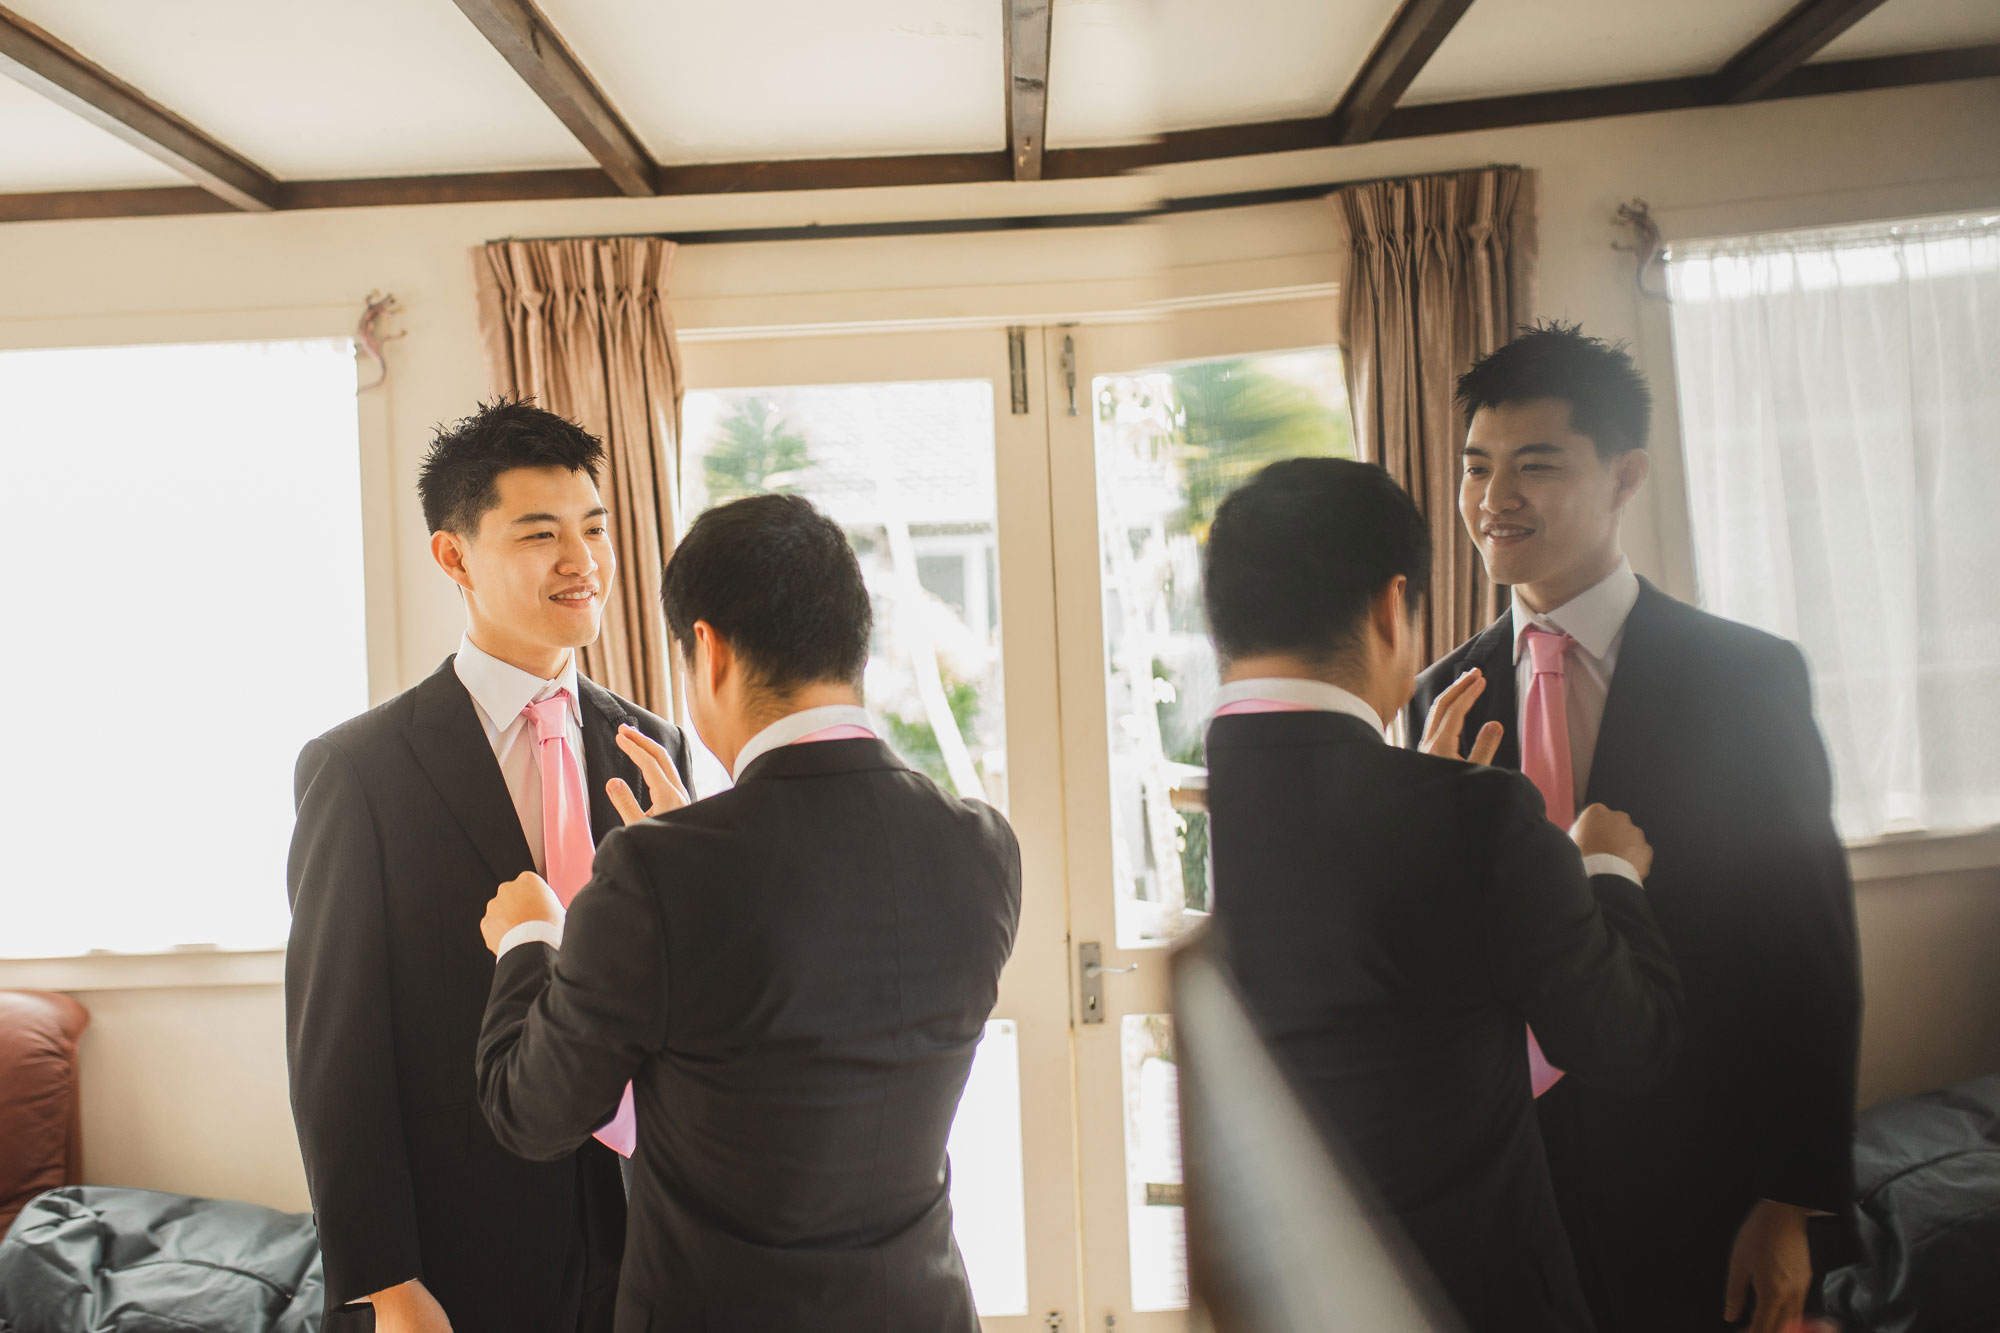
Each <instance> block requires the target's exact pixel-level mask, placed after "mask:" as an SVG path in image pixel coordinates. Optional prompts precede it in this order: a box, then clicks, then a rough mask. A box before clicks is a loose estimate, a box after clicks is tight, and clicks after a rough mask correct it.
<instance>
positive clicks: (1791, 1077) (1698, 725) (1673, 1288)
mask: <svg viewBox="0 0 2000 1333" xmlns="http://www.w3.org/2000/svg"><path fill="white" fill-rule="evenodd" d="M1458 396H1459V402H1460V405H1461V406H1462V407H1463V408H1464V410H1465V411H1466V412H1467V414H1468V417H1469V426H1468V431H1467V437H1466V444H1465V453H1464V475H1463V480H1462V485H1461V489H1460V500H1459V503H1460V515H1461V517H1462V518H1463V520H1464V522H1465V526H1466V530H1467V531H1468V532H1469V533H1470V534H1471V535H1472V538H1473V540H1474V541H1475V542H1476V543H1477V544H1478V546H1479V552H1480V555H1481V557H1482V558H1483V559H1484V560H1485V563H1486V571H1487V574H1488V575H1489V576H1490V577H1491V578H1492V579H1493V581H1494V582H1495V583H1497V584H1503V585H1506V586H1508V587H1509V588H1511V590H1512V605H1511V608H1510V609H1509V611H1508V612H1507V614H1506V615H1504V616H1502V617H1501V618H1500V620H1499V621H1498V622H1497V623H1495V624H1494V625H1492V626H1490V627H1489V628H1487V629H1486V630H1484V631H1482V632H1481V633H1479V634H1477V635H1475V636H1474V637H1473V638H1471V639H1470V640H1468V641H1467V642H1466V643H1464V644H1463V645H1461V646H1460V647H1459V648H1458V649H1457V650H1456V651H1454V652H1453V653H1451V654H1450V655H1449V656H1448V657H1446V658H1445V659H1444V660H1443V661H1440V662H1438V663H1437V664H1436V665H1434V666H1432V667H1431V668H1430V670H1429V671H1427V672H1425V673H1424V675H1423V677H1422V679H1421V680H1420V681H1419V684H1418V689H1417V693H1416V697H1415V698H1414V699H1413V701H1412V702H1411V705H1410V709H1409V712H1408V714H1407V720H1408V722H1409V724H1410V734H1411V735H1412V736H1419V735H1422V736H1426V737H1427V740H1428V741H1434V740H1436V739H1437V738H1439V737H1442V738H1443V739H1444V742H1445V744H1446V745H1447V746H1448V747H1455V746H1456V744H1457V737H1458V736H1459V735H1460V733H1461V732H1462V730H1463V729H1464V728H1466V727H1468V726H1469V727H1474V728H1476V729H1477V730H1478V732H1479V733H1480V738H1479V747H1480V748H1479V750H1478V753H1479V754H1480V755H1481V757H1486V758H1490V759H1491V760H1492V762H1494V763H1497V764H1500V765H1503V766H1506V767H1512V768H1519V769H1521V770H1522V771H1523V772H1525V773H1526V774H1527V776H1528V777H1529V778H1530V779H1532V780H1533V781H1534V783H1535V785H1536V786H1537V787H1539V788H1540V789H1541V791H1542V796H1543V800H1544V803H1545V804H1546V806H1547V808H1548V811H1549V817H1550V818H1551V819H1552V820H1554V821H1556V822H1557V823H1559V824H1560V823H1566V822H1567V821H1568V819H1570V818H1571V817H1572V816H1573V814H1574V812H1576V811H1577V810H1580V809H1582V808H1584V807H1585V806H1587V805H1590V804H1595V803H1602V804H1605V805H1608V806H1610V807H1612V808H1613V809H1616V810H1623V811H1625V812H1627V813H1628V814H1629V815H1630V816H1631V817H1632V819H1633V820H1634V821H1636V822H1637V823H1638V824H1639V826H1640V827H1642V828H1644V829H1645V830H1646V834H1647V837H1648V838H1649V839H1650V840H1651V842H1652V844H1653V848H1654V862H1653V875H1652V878H1651V879H1650V880H1649V881H1648V885H1647V889H1648V892H1647V899H1648V901H1649V903H1650V904H1651V906H1652V908H1653V911H1654V914H1655V915H1656V916H1657V917H1658V919H1659V923H1660V929H1661V931H1662V932H1663V933H1664V935H1665V936H1666V940H1667V943H1668V945H1669V946H1670V947H1671V948H1672V949H1673V952H1674V957H1675V961H1676V962H1677V963H1678V964H1679V965H1680V970H1681V975H1682V978H1683V981H1684V983H1685V986H1686V1020H1687V1038H1686V1044H1685V1046H1684V1048H1683V1051H1682V1056H1681V1060H1680V1064H1679V1066H1678V1068H1677V1069H1676V1070H1675V1072H1674V1073H1673V1074H1672V1075H1671V1077H1670V1078H1669V1079H1668V1080H1667V1082H1666V1083H1665V1084H1664V1085H1662V1086H1661V1087H1660V1088H1659V1089H1658V1090H1656V1091H1654V1092H1650V1093H1646V1094H1642V1095H1636V1096H1626V1095H1618V1094H1616V1093H1611V1092H1607V1091H1604V1090H1601V1089H1597V1088H1592V1087H1590V1086H1588V1085H1587V1084H1584V1083H1582V1082H1581V1081H1580V1080H1577V1079H1574V1078H1564V1077H1562V1073H1561V1071H1560V1070H1559V1069H1556V1068H1553V1067H1551V1066H1549V1065H1548V1064H1547V1062H1545V1061H1542V1062H1539V1065H1538V1067H1537V1072H1536V1075H1535V1087H1536V1091H1537V1093H1538V1095H1539V1098H1540V1099H1539V1101H1538V1103H1537V1109H1538V1111H1539V1113H1540V1119H1541V1125H1542V1136H1543V1139H1544V1141H1545V1142H1546V1144H1547V1147H1548V1155H1549V1165H1550V1171H1551V1174H1552V1176H1553V1178H1554V1183H1555V1187H1556V1197H1557V1200H1558V1202H1559V1203H1560V1205H1561V1208H1562V1214H1563V1223H1564V1226H1565V1228H1566V1229H1567V1230H1568V1232H1569V1235H1570V1238H1571V1240H1572V1242H1573V1244H1574V1245H1575V1248H1576V1251H1577V1261H1578V1263H1577V1267H1578V1270H1579V1273H1580V1275H1581V1277H1582V1279H1583V1285H1584V1290H1585V1293H1586V1295H1587V1296H1588V1298H1589V1301H1590V1305H1591V1308H1592V1313H1593V1315H1594V1316H1595V1318H1596V1322H1597V1326H1598V1328H1599V1329H1600V1330H1603V1333H1630V1331H1632V1330H1641V1331H1644V1333H1651V1331H1653V1330H1659V1331H1660V1333H1667V1331H1668V1330H1671V1331H1672V1333H1687V1330H1699V1329H1718V1328H1721V1327H1723V1326H1725V1324H1731V1323H1737V1322H1739V1321H1741V1322H1745V1323H1748V1324H1749V1325H1750V1326H1751V1327H1752V1328H1753V1329H1755V1330H1756V1331H1757V1333H1779V1330H1780V1329H1786V1328H1789V1327H1791V1325H1792V1323H1793V1322H1794V1321H1796V1319H1797V1318H1798V1316H1799V1313H1800V1310H1801V1308H1802V1306H1803V1304H1804V1302H1805V1299H1806V1296H1807V1294H1808V1291H1809V1288H1810V1286H1811V1281H1812V1264H1811V1260H1810V1256H1809V1252H1808V1245H1807V1225H1806V1222H1807V1218H1808V1217H1810V1216H1812V1215H1815V1214H1844V1213H1845V1212H1846V1210H1847V1208H1848V1205H1849V1201H1850V1197H1851V1192H1852V1187H1851V1150H1850V1137H1851V1131H1852V1120H1853V1110H1854V1081H1855V1060H1856V1051H1857V1046H1858V1042H1859V1028H1860V982H1859V976H1858V968H1857V961H1856V945H1855V935H1854V890H1853V885H1852V883H1851V881H1850V878H1849V875H1848V870H1847V862H1846V858H1845V856H1844V854H1843V852H1842V848H1841V845H1840V841H1839V839H1838V837H1837V836H1836V835H1835V832H1834V828H1833V821H1832V815H1831V806H1832V793H1831V781H1830V778H1829V774H1828V770H1827V761H1826V753H1825V749H1824V747H1823V746H1822V744H1821V742H1820V737H1819V733H1818V731H1817V729H1816V728H1815V726H1814V724H1813V717H1812V701H1811V693H1810V689H1809V685H1808V681H1807V675H1806V665H1805V661H1804V659H1803V657H1801V655H1800V653H1799V650H1798V649H1797V648H1796V647H1794V646H1793V645H1792V644H1790V643H1787V642H1785V641H1783V640H1781V639H1776V638H1773V637H1771V636H1770V635H1767V634H1763V633H1760V632H1759V631H1757V630H1753V629H1749V628H1747V627H1745V626H1742V625H1738V624H1734V623H1732V622H1730V621H1726V620H1722V619H1719V618H1717V617H1715V616H1710V615H1706V614H1704V613H1702V612H1700V611H1697V610H1695V609H1694V608H1692V607H1689V606H1686V605H1683V604H1682V603H1680V602H1677V601H1675V600H1673V599H1672V598H1670V597H1668V596H1666V595H1665V594H1663V593H1661V592H1660V591H1659V590H1658V589H1656V588H1654V587H1653V586H1652V585H1651V584H1649V583H1647V582H1645V581H1644V580H1643V579H1640V578H1638V577H1637V576H1635V575H1634V574H1633V572H1632V568H1631V566H1630V565H1629V564H1628V563H1627V562H1626V560H1625V557H1624V554H1623V552H1622V549H1621V546H1620V542H1619V523H1620V519H1621V517H1622V515H1623V513H1624V511H1625V507H1626V505H1627V504H1628V503H1629V502H1630V501H1631V499H1632V497H1633V495H1634V494H1635V493H1636V492H1637V491H1638V489H1639V487H1640V484H1641V483H1642V482H1644V480H1645V478H1646V474H1647V466H1648V459H1647V455H1646V452H1645V444H1646V427H1647V419H1648V416H1649V412H1650V406H1651V394H1650V392H1649V391H1648V389H1647V387H1646V383H1645V381H1644V379H1643V378H1641V376H1640V374H1639V372H1638V370H1637V368H1636V367H1635V366H1634V365H1633V364H1632V361H1631V358H1630V357H1628V356H1627V355H1626V354H1625V352H1624V351H1623V350H1622V349H1620V348H1617V347H1612V346H1607V345H1606V344H1604V343H1603V342H1600V341H1598V340H1597V339H1594V338H1588V337H1585V336H1584V335H1583V334H1582V333H1581V332H1579V331H1578V330H1577V329H1576V328H1575V327H1573V326H1565V325H1559V324H1558V325H1548V326H1544V327H1541V328H1537V329H1534V330H1532V331H1529V332H1527V333H1524V334H1523V335H1522V336H1521V337H1519V338H1517V339H1515V340H1514V341H1513V342H1511V343H1509V344H1508V345H1507V346H1505V347H1503V348H1501V349H1500V350H1499V351H1497V352H1495V353H1493V354H1492V355H1491V356H1489V357H1487V358H1486V359H1485V360H1483V361H1481V362H1480V363H1479V364H1477V365H1475V366H1474V367H1473V368H1472V369H1471V370H1470V371H1469V372H1467V373H1466V375H1465V376H1464V377H1463V378H1462V379H1461V380H1460V381H1459V390H1458ZM1427 715H1428V716H1429V725H1428V726H1426V725H1425V719H1426V717H1427Z"/></svg>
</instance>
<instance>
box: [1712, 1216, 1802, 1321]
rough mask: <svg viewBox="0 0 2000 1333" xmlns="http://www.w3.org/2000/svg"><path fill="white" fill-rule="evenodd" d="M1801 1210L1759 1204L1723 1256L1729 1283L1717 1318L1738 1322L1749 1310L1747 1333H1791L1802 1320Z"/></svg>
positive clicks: (1746, 1219)
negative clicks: (1733, 1246) (1748, 1332)
mask: <svg viewBox="0 0 2000 1333" xmlns="http://www.w3.org/2000/svg"><path fill="white" fill-rule="evenodd" d="M1806 1216H1807V1210H1806V1209H1804V1208H1799V1207H1796V1206H1794V1205H1792V1204H1789V1203H1773V1202H1772V1201H1771V1200H1769V1199H1760V1200H1758V1202H1757V1206H1756V1207H1755V1208H1752V1209H1751V1210H1750V1216H1749V1217H1747V1218H1745V1219H1744V1220H1743V1227H1742V1229H1741V1230H1740V1231H1738V1232H1737V1233H1736V1245H1735V1248H1734V1249H1732V1250H1731V1251H1730V1252H1729V1284H1728V1287H1727V1289H1726V1291H1725V1292H1724V1294H1723V1305H1722V1317H1723V1319H1725V1320H1727V1321H1728V1322H1729V1323H1732V1324H1734V1323H1737V1322H1739V1321H1740V1320H1741V1319H1742V1318H1743V1315H1744V1312H1745V1309H1746V1307H1749V1306H1751V1305H1752V1301H1751V1297H1752V1295H1753V1293H1754V1296H1755V1301H1754V1307H1755V1308H1754V1309H1751V1310H1750V1314H1751V1322H1750V1333H1791V1331H1792V1330H1793V1329H1795V1328H1797V1327H1798V1326H1799V1321H1800V1320H1801V1319H1803V1318H1804V1317H1805V1309H1806V1292H1807V1291H1808V1290H1809V1289H1810V1288H1811V1286H1812V1253H1811V1251H1810V1249H1809V1248H1808V1247H1807V1245H1806Z"/></svg>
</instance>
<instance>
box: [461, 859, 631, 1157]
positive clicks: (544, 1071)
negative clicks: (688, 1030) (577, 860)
mask: <svg viewBox="0 0 2000 1333" xmlns="http://www.w3.org/2000/svg"><path fill="white" fill-rule="evenodd" d="M666 1012H667V975H666V950H665V932H664V931H663V929H662V928H661V923H660V913H659V907H658V904H657V902H656V900H655V898H654V894H653V890H652V886H651V884H650V883H649V882H648V880H647V878H646V876H645V874H644V872H643V870H642V869H641V867H640V865H639V859H638V857H637V856H636V855H635V854H634V853H633V849H632V846H631V840H630V838H629V836H628V834H627V831H625V830H620V831H619V832H617V833H614V834H612V835H611V836H610V837H609V838H607V839H605V841H604V843H603V845H602V846H600V847H599V848H598V849H597V861H596V864H595V867H594V873H593V874H592V876H591V880H590V883H589V884H587V885H585V886H584V888H583V889H582V890H581V891H580V892H579V893H578V894H577V896H576V898H575V899H574V900H573V901H572V903H571V905H570V911H569V917H568V920H567V922H566V923H565V924H564V926H563V944H562V948H561V949H560V950H553V949H550V948H549V947H548V946H547V945H546V944H524V945H522V946H520V947H519V948H516V949H513V950H511V951H509V952H508V954H507V956H506V957H505V958H502V959H501V960H500V964H499V966H498V967H497V968H496V969H495V971H494V974H493V989H492V991H491V993H490V994H489V995H488V997H487V1002H486V1018H485V1022H484V1024H483V1025H482V1027H481V1029H480V1033H479V1102H480V1106H481V1108H482V1109H483V1110H484V1112H485V1114H486V1123H487V1124H488V1125H490V1126H492V1129H493V1136H494V1137H495V1138H496V1139H498V1140H499V1141H500V1144H501V1146H503V1147H505V1148H506V1149H508V1150H509V1151H510V1152H513V1153H515V1154H517V1155H518V1156H521V1157H525V1158H528V1159H529V1160H531V1161H553V1160H555V1159H557V1158H560V1157H562V1156H565V1155H566V1154H568V1153H571V1152H574V1151H576V1149H577V1148H578V1147H580V1146H582V1144H583V1143H584V1141H585V1140H586V1139H588V1138H589V1137H590V1134H591V1131H592V1130H594V1129H596V1128H597V1127H598V1126H599V1125H601V1124H603V1123H604V1122H605V1121H606V1120H607V1119H609V1118H610V1116H611V1115H612V1113H613V1112H614V1111H616V1110H617V1108H618V1099H619V1097H620V1095H621V1094H622V1093H623V1091H624V1088H625V1084H626V1083H627V1082H628V1081H630V1079H631V1078H632V1075H633V1074H634V1073H635V1072H636V1071H637V1070H638V1068H639V1066H640V1064H641V1063H642V1062H643V1061H644V1060H645V1059H646V1057H647V1056H648V1055H649V1054H650V1053H651V1052H653V1051H654V1050H656V1049H657V1048H658V1046H659V1045H660V1042H661V1041H662V1039H663V1037H664V1035H665V1031H666Z"/></svg>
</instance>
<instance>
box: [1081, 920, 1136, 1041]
mask: <svg viewBox="0 0 2000 1333" xmlns="http://www.w3.org/2000/svg"><path fill="white" fill-rule="evenodd" d="M1076 967H1077V973H1078V977H1079V982H1078V986H1077V996H1078V1001H1079V1003H1078V1007H1079V1008H1080V1009H1081V1011H1082V1012H1081V1013H1080V1014H1079V1015H1078V1017H1079V1020H1080V1021H1081V1022H1085V1023H1102V1022H1103V1021H1104V977H1105V974H1106V973H1122V972H1137V971H1138V970H1139V965H1138V964H1137V963H1131V964H1128V965H1127V966H1125V967H1106V966H1105V965H1104V946H1103V945H1101V944H1099V943H1098V942H1097V941H1096V940H1086V941H1084V942H1083V943H1081V944H1079V945H1077V946H1076Z"/></svg>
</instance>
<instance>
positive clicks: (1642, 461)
mask: <svg viewBox="0 0 2000 1333" xmlns="http://www.w3.org/2000/svg"><path fill="white" fill-rule="evenodd" d="M1611 466H1612V469H1613V471H1614V472H1615V473H1616V474H1617V479H1618V488H1617V489H1616V490H1615V491H1613V492H1612V495H1611V507H1612V508H1613V509H1623V508H1624V507H1625V505H1626V503H1627V502H1628V501H1630V500H1631V498H1632V497H1633V496H1634V495H1637V494H1638V493H1639V488H1640V487H1641V486H1643V485H1645V483H1646V478H1647V477H1648V476H1650V475H1651V474H1652V471H1653V458H1652V455H1651V454H1648V453H1647V452H1646V451H1645V450H1644V449H1627V450H1626V451H1625V452H1624V453H1622V454H1620V455H1619V456H1618V460H1617V461H1616V462H1615V463H1613V464H1612V465H1611Z"/></svg>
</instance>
